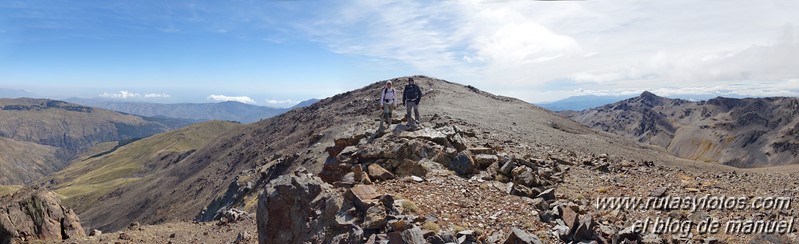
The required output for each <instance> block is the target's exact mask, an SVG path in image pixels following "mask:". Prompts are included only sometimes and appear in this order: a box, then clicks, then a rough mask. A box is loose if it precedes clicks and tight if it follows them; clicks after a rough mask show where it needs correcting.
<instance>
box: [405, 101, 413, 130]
mask: <svg viewBox="0 0 799 244" xmlns="http://www.w3.org/2000/svg"><path fill="white" fill-rule="evenodd" d="M411 104H413V103H412V102H405V121H406V122H408V126H412V125H413V122H412V121H413V118H411V109H412V107H413V105H411Z"/></svg>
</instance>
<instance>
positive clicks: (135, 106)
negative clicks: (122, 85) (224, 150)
mask: <svg viewBox="0 0 799 244" xmlns="http://www.w3.org/2000/svg"><path fill="white" fill-rule="evenodd" d="M68 101H70V102H74V103H78V104H83V105H87V106H93V107H99V108H104V109H109V110H114V111H120V112H125V113H130V114H137V115H141V116H150V117H153V116H158V117H169V118H181V119H191V120H196V121H208V120H228V121H238V122H241V123H252V122H257V121H259V120H261V119H266V118H269V117H273V116H275V115H278V114H281V113H284V112H286V111H288V110H289V109H284V108H272V107H265V106H256V105H251V104H244V103H240V102H220V103H177V104H160V103H145V102H114V101H106V100H94V99H70V100H68ZM306 104H307V103H304V104H303V105H305V106H307V105H306ZM299 107H302V106H299Z"/></svg>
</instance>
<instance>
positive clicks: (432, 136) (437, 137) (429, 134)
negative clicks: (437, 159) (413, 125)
mask: <svg viewBox="0 0 799 244" xmlns="http://www.w3.org/2000/svg"><path fill="white" fill-rule="evenodd" d="M399 137H400V138H406V139H423V140H427V141H432V142H435V143H436V144H439V145H442V146H449V145H450V143H449V140H448V139H447V136H446V135H444V133H441V132H439V131H437V130H434V129H432V128H422V129H420V130H414V131H402V132H400V133H399Z"/></svg>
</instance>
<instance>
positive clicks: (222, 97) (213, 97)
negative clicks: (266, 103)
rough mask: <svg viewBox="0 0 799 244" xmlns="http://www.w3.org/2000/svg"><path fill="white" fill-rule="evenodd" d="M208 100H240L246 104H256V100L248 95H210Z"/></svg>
mask: <svg viewBox="0 0 799 244" xmlns="http://www.w3.org/2000/svg"><path fill="white" fill-rule="evenodd" d="M208 100H211V101H216V102H240V103H246V104H255V100H253V99H252V98H250V97H247V96H225V95H210V96H208Z"/></svg>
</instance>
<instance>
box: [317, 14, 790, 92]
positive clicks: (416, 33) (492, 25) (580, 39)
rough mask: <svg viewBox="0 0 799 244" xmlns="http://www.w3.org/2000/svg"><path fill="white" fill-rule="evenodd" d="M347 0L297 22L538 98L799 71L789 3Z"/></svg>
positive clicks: (365, 51) (764, 84) (755, 82)
mask: <svg viewBox="0 0 799 244" xmlns="http://www.w3.org/2000/svg"><path fill="white" fill-rule="evenodd" d="M342 6H343V7H340V8H338V9H336V8H333V10H332V12H331V11H328V10H327V9H325V10H323V11H321V13H319V14H318V15H319V17H320V19H314V20H313V21H312V22H310V23H302V24H303V25H304V27H301V28H303V30H305V31H306V32H307V33H309V34H310V35H311V36H313V37H314V38H315V39H316V40H317V41H319V42H321V43H323V44H325V45H327V46H328V47H329V48H330V49H331V50H333V51H335V52H338V53H343V54H349V55H358V56H365V57H368V58H374V59H377V60H383V61H390V62H388V63H389V64H390V66H397V64H407V65H410V66H411V67H413V68H414V69H415V71H412V72H418V73H422V74H428V75H432V76H437V77H440V78H445V79H451V80H454V81H460V82H468V83H469V84H472V85H477V86H480V87H482V88H483V89H485V90H488V91H492V92H496V93H501V94H507V95H516V94H518V97H520V98H522V99H526V100H528V101H531V102H536V101H537V100H541V99H545V100H552V98H553V97H552V96H563V95H564V94H567V93H564V92H563V91H569V92H568V94H574V92H573V91H574V90H575V89H577V88H584V89H587V90H603V89H604V90H609V91H611V92H613V91H617V92H624V91H638V90H641V89H647V90H655V89H666V90H672V91H675V92H677V91H684V92H692V91H691V90H690V89H694V90H711V91H715V92H723V91H725V90H736V89H737V91H736V92H749V93H755V92H754V91H758V92H757V93H758V94H773V95H779V94H784V93H783V91H786V90H785V89H781V87H782V85H780V84H782V83H784V82H786V80H788V79H791V78H795V77H799V69H796V68H795V67H799V44H798V43H799V35H796V33H795V32H794V31H793V30H792V28H791V27H786V26H790V24H791V23H795V24H799V15H797V14H795V9H799V2H797V1H793V0H775V1H772V2H769V3H768V4H765V3H763V4H760V3H757V4H755V3H752V2H751V1H744V0H731V1H702V2H696V1H689V0H675V1H644V0H619V1H579V2H541V1H481V0H470V1H422V0H418V1H412V0H407V1H370V0H351V1H349V2H347V3H344V4H342ZM780 33H784V34H783V37H780V38H779V39H777V38H775V36H778V35H779V34H780ZM775 39H777V40H778V41H775ZM406 72H407V71H406ZM736 83H746V84H751V85H748V86H747V88H746V89H744V88H741V89H738V88H736V87H741V86H736V85H735V84H736ZM686 89H688V90H686ZM752 89H754V90H752ZM546 91H556V92H552V93H551V94H546ZM561 98H562V97H561Z"/></svg>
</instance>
